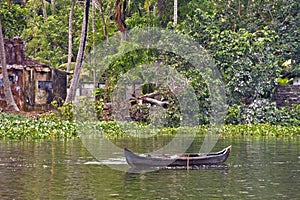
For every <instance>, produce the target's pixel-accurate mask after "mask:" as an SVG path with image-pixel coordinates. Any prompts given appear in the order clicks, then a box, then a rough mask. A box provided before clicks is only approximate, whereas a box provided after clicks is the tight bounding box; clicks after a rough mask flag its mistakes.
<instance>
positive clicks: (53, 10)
mask: <svg viewBox="0 0 300 200" xmlns="http://www.w3.org/2000/svg"><path fill="white" fill-rule="evenodd" d="M51 11H52V15H55V0H51Z"/></svg>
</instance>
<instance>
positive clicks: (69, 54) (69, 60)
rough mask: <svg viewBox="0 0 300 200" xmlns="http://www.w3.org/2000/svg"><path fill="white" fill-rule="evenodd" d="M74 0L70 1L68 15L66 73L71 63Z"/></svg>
mask: <svg viewBox="0 0 300 200" xmlns="http://www.w3.org/2000/svg"><path fill="white" fill-rule="evenodd" d="M75 2H76V0H72V5H71V10H70V15H69V47H68V65H67V71H68V72H69V71H70V69H71V61H72V46H73V38H72V34H73V13H74V7H75Z"/></svg>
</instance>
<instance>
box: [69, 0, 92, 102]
mask: <svg viewBox="0 0 300 200" xmlns="http://www.w3.org/2000/svg"><path fill="white" fill-rule="evenodd" d="M89 11H90V0H86V1H85V9H84V17H83V23H82V30H81V37H80V44H79V50H78V54H77V58H76V65H75V69H74V74H73V79H72V82H71V87H70V90H69V92H68V95H67V98H66V103H68V102H71V101H73V100H74V99H75V94H76V89H77V86H78V82H79V77H80V72H81V68H82V62H83V57H84V51H85V46H86V38H87V31H88V22H89Z"/></svg>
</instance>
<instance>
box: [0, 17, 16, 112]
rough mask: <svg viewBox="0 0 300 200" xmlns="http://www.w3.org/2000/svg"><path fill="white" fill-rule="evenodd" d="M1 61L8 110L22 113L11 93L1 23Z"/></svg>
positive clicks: (0, 24)
mask: <svg viewBox="0 0 300 200" xmlns="http://www.w3.org/2000/svg"><path fill="white" fill-rule="evenodd" d="M0 59H1V61H2V62H1V64H2V74H3V82H4V95H5V100H6V104H7V110H12V111H20V110H19V108H18V106H17V104H16V103H15V100H14V97H13V95H12V92H11V88H10V83H9V80H8V73H7V69H6V56H5V49H4V40H3V34H2V23H1V21H0Z"/></svg>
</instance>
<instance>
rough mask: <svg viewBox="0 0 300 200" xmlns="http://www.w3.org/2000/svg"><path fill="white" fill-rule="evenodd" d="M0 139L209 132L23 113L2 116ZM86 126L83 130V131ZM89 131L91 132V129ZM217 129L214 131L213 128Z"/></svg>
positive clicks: (259, 132) (242, 129)
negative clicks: (92, 133) (86, 134)
mask: <svg viewBox="0 0 300 200" xmlns="http://www.w3.org/2000/svg"><path fill="white" fill-rule="evenodd" d="M0 123H1V127H0V139H18V140H20V139H50V138H74V137H78V135H79V134H80V133H84V131H85V130H87V129H86V128H88V127H89V126H90V127H92V128H93V129H95V131H97V132H98V131H99V132H101V133H103V134H104V135H105V136H106V137H109V138H118V137H142V136H143V135H144V134H146V135H151V136H152V135H171V136H172V135H176V134H177V133H178V132H183V133H187V134H193V135H205V134H207V132H208V131H209V130H210V127H209V126H207V125H201V126H197V127H180V128H169V127H164V128H156V127H153V126H150V125H143V124H139V123H134V122H129V123H119V122H114V121H110V122H105V121H94V122H89V123H87V122H84V123H78V122H74V121H68V120H61V119H58V118H55V117H53V116H52V115H48V114H45V115H38V116H26V115H20V114H8V113H1V114H0ZM83 127H84V128H83ZM89 130H90V129H89ZM214 130H215V129H214ZM216 133H219V134H220V135H222V136H245V135H247V136H270V137H299V136H300V126H279V125H270V124H256V125H253V124H242V125H232V124H226V125H224V126H222V127H221V128H219V129H218V130H217V132H216Z"/></svg>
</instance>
